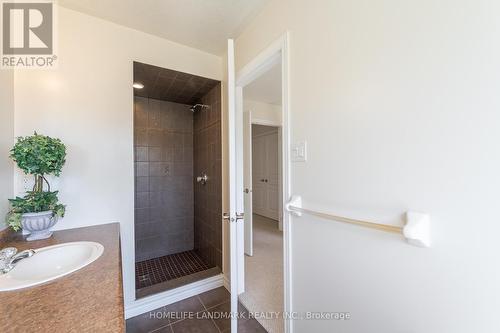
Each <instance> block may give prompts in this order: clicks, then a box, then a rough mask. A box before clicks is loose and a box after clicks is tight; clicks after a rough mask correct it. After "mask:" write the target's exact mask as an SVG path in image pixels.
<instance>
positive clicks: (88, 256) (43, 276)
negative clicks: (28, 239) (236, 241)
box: [0, 242, 104, 291]
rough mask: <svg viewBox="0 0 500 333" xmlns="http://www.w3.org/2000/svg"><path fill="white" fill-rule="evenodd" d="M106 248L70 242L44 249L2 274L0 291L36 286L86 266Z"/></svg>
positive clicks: (0, 276) (95, 244)
mask: <svg viewBox="0 0 500 333" xmlns="http://www.w3.org/2000/svg"><path fill="white" fill-rule="evenodd" d="M103 251H104V246H102V245H101V244H99V243H95V242H71V243H63V244H58V245H53V246H47V247H42V248H40V249H36V250H35V254H34V255H33V256H32V257H30V258H26V259H23V260H21V261H19V262H18V263H17V264H16V265H15V267H14V268H13V269H12V270H11V271H10V272H8V273H6V274H3V275H0V291H8V290H16V289H22V288H27V287H32V286H36V285H39V284H42V283H45V282H48V281H52V280H55V279H57V278H60V277H61V276H64V275H68V274H70V273H72V272H74V271H77V270H79V269H80V268H82V267H85V266H87V265H88V264H90V263H92V262H93V261H94V260H96V259H97V258H99V257H100V256H101V255H102V253H103Z"/></svg>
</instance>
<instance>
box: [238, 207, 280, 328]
mask: <svg viewBox="0 0 500 333" xmlns="http://www.w3.org/2000/svg"><path fill="white" fill-rule="evenodd" d="M253 242H254V243H253V256H252V257H249V256H245V292H244V293H243V294H241V295H240V302H241V303H242V304H243V305H244V306H245V307H246V308H247V309H248V311H250V312H258V313H261V312H274V313H276V312H279V313H282V312H283V308H284V305H283V233H282V232H281V231H280V230H279V229H278V222H277V221H274V220H271V219H268V218H266V217H263V216H260V215H254V216H253ZM257 321H258V322H259V323H260V324H261V325H262V326H263V327H264V328H265V329H266V331H268V332H269V333H282V332H284V322H283V319H282V317H281V316H280V318H276V319H263V318H257Z"/></svg>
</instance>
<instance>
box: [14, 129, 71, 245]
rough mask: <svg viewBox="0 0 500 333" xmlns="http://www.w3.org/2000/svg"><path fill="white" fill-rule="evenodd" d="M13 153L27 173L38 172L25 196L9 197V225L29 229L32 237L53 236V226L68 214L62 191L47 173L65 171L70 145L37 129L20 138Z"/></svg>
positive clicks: (16, 229) (15, 159)
mask: <svg viewBox="0 0 500 333" xmlns="http://www.w3.org/2000/svg"><path fill="white" fill-rule="evenodd" d="M10 157H11V158H12V159H13V160H14V161H15V162H16V163H17V165H18V167H19V168H20V169H21V170H23V171H24V173H25V174H29V175H33V176H34V178H35V184H34V186H33V189H32V190H31V191H28V192H27V193H26V195H25V196H23V197H16V198H15V199H9V201H10V204H11V207H12V208H11V210H10V211H9V213H8V214H7V217H6V222H7V225H8V226H10V227H11V228H12V229H13V230H14V231H18V230H20V229H21V228H22V229H23V230H24V231H26V232H28V233H29V234H30V235H29V236H28V237H27V240H29V241H31V240H37V239H45V238H49V237H50V236H52V231H50V228H52V227H53V226H54V225H55V224H56V222H57V220H58V218H60V217H64V213H65V210H66V207H65V206H64V205H63V204H60V203H59V199H58V198H57V194H58V191H51V189H50V184H49V182H48V181H47V178H46V176H47V175H54V176H56V177H57V176H59V175H60V174H61V169H62V167H63V165H64V163H65V162H66V146H65V145H64V144H63V143H62V142H61V140H59V139H55V138H51V137H48V136H45V135H40V134H37V133H36V132H35V133H34V135H32V136H27V137H19V138H17V142H16V144H15V145H14V147H13V148H12V149H11V151H10ZM45 185H46V186H47V191H45V190H44V188H45Z"/></svg>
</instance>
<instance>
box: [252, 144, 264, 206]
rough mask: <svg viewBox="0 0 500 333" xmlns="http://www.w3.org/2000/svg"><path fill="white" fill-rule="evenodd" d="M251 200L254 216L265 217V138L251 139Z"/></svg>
mask: <svg viewBox="0 0 500 333" xmlns="http://www.w3.org/2000/svg"><path fill="white" fill-rule="evenodd" d="M252 173H253V175H252V183H253V184H252V190H253V192H252V197H253V198H252V200H253V211H254V212H255V214H259V215H263V216H266V202H267V190H266V183H265V181H266V138H265V137H264V136H256V137H254V138H253V139H252Z"/></svg>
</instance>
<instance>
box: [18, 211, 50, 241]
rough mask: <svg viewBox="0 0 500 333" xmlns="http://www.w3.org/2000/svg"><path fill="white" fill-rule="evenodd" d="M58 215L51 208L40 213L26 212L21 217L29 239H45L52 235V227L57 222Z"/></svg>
mask: <svg viewBox="0 0 500 333" xmlns="http://www.w3.org/2000/svg"><path fill="white" fill-rule="evenodd" d="M57 219H58V217H57V215H54V214H53V213H52V211H51V210H48V211H45V212H40V213H25V214H23V215H22V217H21V225H22V226H23V231H27V232H28V233H29V236H28V237H27V238H26V239H27V240H28V241H34V240H38V239H45V238H49V237H50V236H52V231H50V228H52V227H53V226H54V225H55V224H56V222H57Z"/></svg>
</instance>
